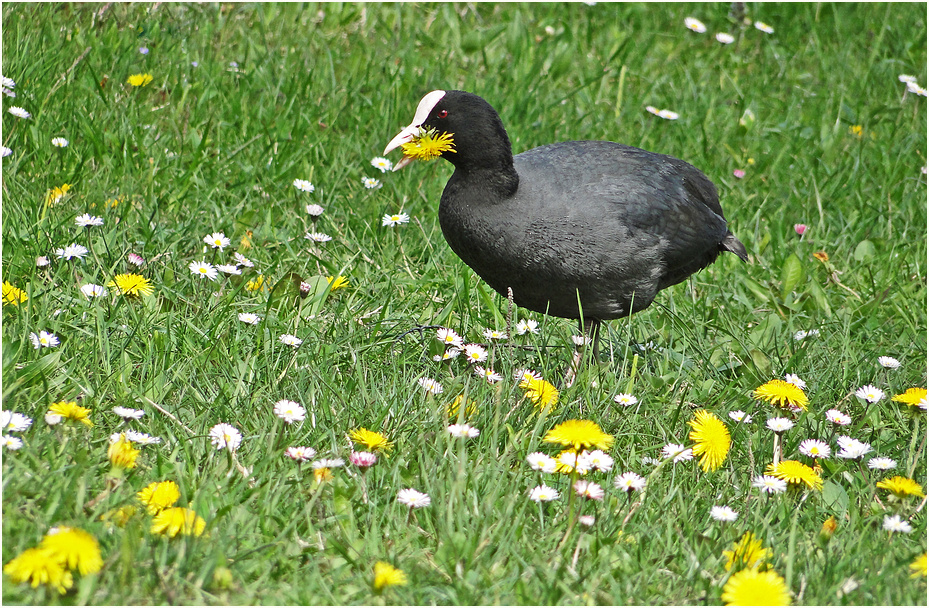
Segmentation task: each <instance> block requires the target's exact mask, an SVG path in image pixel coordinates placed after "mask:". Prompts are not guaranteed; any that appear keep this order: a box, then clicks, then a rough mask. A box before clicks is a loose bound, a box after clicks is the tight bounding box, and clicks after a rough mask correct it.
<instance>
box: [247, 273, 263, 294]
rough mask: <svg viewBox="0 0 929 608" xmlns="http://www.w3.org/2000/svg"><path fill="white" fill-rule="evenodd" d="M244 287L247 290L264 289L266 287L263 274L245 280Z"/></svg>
mask: <svg viewBox="0 0 929 608" xmlns="http://www.w3.org/2000/svg"><path fill="white" fill-rule="evenodd" d="M245 289H246V290H247V291H264V290H265V289H267V288H266V287H265V275H263V274H260V275H258V276H257V277H256V278H255V279H254V280H252V281H249V282H247V283H246V284H245Z"/></svg>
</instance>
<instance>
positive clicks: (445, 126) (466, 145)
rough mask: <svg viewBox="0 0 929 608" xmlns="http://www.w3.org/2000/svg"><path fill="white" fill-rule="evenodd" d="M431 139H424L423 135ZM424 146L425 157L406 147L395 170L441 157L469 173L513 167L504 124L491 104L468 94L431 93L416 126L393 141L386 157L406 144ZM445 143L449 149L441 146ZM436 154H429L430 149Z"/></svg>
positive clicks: (417, 115)
mask: <svg viewBox="0 0 929 608" xmlns="http://www.w3.org/2000/svg"><path fill="white" fill-rule="evenodd" d="M427 132H428V133H429V134H428V135H425V136H424V135H423V134H424V133H427ZM416 142H423V143H422V154H420V153H419V152H420V150H418V149H416V148H415V147H411V146H407V147H406V149H405V150H404V157H403V159H402V160H401V161H400V162H398V163H397V164H396V165H395V166H394V171H397V170H399V169H402V168H403V167H405V166H406V165H408V164H409V163H410V161H412V160H415V159H416V158H424V159H425V158H431V157H434V156H441V157H442V158H444V159H446V160H447V161H449V162H450V163H452V164H453V165H455V168H456V169H463V170H466V171H470V170H476V169H482V168H487V169H494V170H499V169H501V168H508V167H512V165H513V153H512V149H511V147H510V138H509V137H507V134H506V130H505V129H504V128H503V122H502V121H501V120H500V116H499V115H498V114H497V112H496V110H494V109H493V108H492V107H491V106H490V104H489V103H487V102H486V101H484V100H483V99H481V98H480V97H478V96H477V95H474V94H473V93H468V92H465V91H432V92H431V93H429V94H427V95H426V96H425V97H423V98H422V100H421V101H420V102H419V106H418V107H417V108H416V113H415V114H414V116H413V122H412V123H410V125H409V126H407V127H406V128H405V129H403V130H402V131H400V133H399V134H397V136H396V137H394V138H393V139H392V140H390V143H389V144H387V148H385V149H384V154H385V155H386V154H387V153H388V152H390V151H391V150H393V149H395V148H397V147H400V146H403V145H404V144H415V143H416ZM436 142H445V143H447V145H445V146H442V145H438V144H437V143H436ZM433 145H435V147H434V148H433V149H434V150H435V151H436V152H435V153H433V154H431V155H430V154H429V153H428V152H429V151H428V148H429V147H430V146H433Z"/></svg>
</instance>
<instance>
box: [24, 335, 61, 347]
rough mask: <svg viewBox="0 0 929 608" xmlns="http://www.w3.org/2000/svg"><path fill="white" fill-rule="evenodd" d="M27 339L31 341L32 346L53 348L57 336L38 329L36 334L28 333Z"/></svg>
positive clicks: (55, 344) (56, 344) (56, 341)
mask: <svg viewBox="0 0 929 608" xmlns="http://www.w3.org/2000/svg"><path fill="white" fill-rule="evenodd" d="M29 339H30V340H31V341H32V348H34V349H36V350H38V349H40V348H54V347H56V346H58V344H59V342H58V336H56V335H55V334H50V333H48V332H47V331H40V332H39V333H38V334H36V333H30V334H29Z"/></svg>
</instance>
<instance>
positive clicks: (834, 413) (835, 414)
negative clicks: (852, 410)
mask: <svg viewBox="0 0 929 608" xmlns="http://www.w3.org/2000/svg"><path fill="white" fill-rule="evenodd" d="M826 420H828V421H829V422H832V423H833V424H838V425H839V426H848V425H849V424H851V423H852V418H851V416H849V415H848V414H845V413H842V412H840V411H839V410H827V411H826Z"/></svg>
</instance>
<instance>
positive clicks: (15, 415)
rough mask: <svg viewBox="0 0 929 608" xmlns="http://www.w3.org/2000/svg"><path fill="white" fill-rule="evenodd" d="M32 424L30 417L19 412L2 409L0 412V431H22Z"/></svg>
mask: <svg viewBox="0 0 929 608" xmlns="http://www.w3.org/2000/svg"><path fill="white" fill-rule="evenodd" d="M30 426H32V418H29V417H28V416H26V415H25V414H20V413H19V412H11V411H9V410H3V411H2V412H0V432H4V433H9V432H12V433H22V432H23V431H25V430H26V429H28V428H29V427H30Z"/></svg>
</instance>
